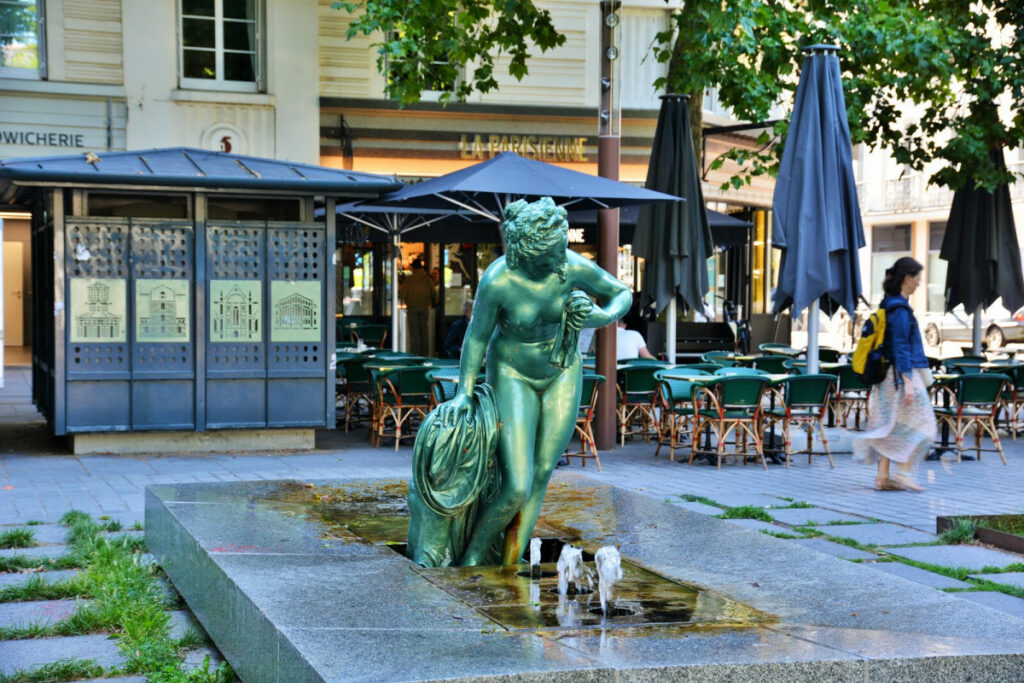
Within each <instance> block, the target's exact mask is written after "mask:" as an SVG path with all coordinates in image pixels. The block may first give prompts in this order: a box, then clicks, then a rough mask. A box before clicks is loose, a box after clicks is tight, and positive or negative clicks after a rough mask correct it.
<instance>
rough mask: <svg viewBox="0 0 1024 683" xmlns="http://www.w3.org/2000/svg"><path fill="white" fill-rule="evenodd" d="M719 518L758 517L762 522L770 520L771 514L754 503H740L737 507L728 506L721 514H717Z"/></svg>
mask: <svg viewBox="0 0 1024 683" xmlns="http://www.w3.org/2000/svg"><path fill="white" fill-rule="evenodd" d="M718 518H719V519H759V520H761V521H762V522H771V521H773V520H772V516H771V515H769V514H768V513H767V512H766V511H765V510H764V508H759V507H756V506H754V505H740V506H738V507H734V508H729V509H727V510H726V511H725V512H723V513H722V514H720V515H718Z"/></svg>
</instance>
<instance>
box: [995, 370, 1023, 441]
mask: <svg viewBox="0 0 1024 683" xmlns="http://www.w3.org/2000/svg"><path fill="white" fill-rule="evenodd" d="M999 372H1000V374H1003V375H1006V376H1007V377H1009V378H1010V381H1009V382H1008V383H1007V385H1006V386H1005V387H1004V388H1003V393H1002V396H1001V397H1000V399H1001V402H1002V404H1003V405H1002V409H1003V415H1004V422H1005V424H1006V425H1007V426H1006V429H1007V430H1008V431H1009V432H1010V436H1012V437H1013V439H1014V440H1015V441H1016V439H1017V429H1018V428H1017V422H1018V420H1019V419H1020V412H1021V409H1022V408H1024V365H1009V366H1007V367H1004V368H999Z"/></svg>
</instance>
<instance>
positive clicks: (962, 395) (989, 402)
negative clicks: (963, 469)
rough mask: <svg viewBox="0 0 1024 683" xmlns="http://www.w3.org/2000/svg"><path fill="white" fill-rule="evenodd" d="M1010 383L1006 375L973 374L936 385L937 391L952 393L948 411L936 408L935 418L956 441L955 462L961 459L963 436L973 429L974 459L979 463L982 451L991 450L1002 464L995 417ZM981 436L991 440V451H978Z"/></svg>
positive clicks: (1004, 457)
mask: <svg viewBox="0 0 1024 683" xmlns="http://www.w3.org/2000/svg"><path fill="white" fill-rule="evenodd" d="M1011 382H1012V380H1011V379H1010V378H1009V377H1007V376H1006V375H1002V374H996V373H991V374H990V373H981V372H977V373H972V374H967V375H960V376H959V377H957V378H955V379H952V380H947V381H944V382H938V383H937V384H938V385H939V387H940V390H942V391H952V392H953V397H952V398H953V399H954V400H953V402H952V404H951V405H950V406H949V407H945V406H937V407H936V408H935V417H936V418H937V419H938V421H939V422H940V423H942V422H945V423H946V424H947V425H949V428H950V429H951V430H952V431H953V435H954V436H955V437H956V459H957V462H960V461H961V460H962V458H963V450H964V435H965V434H966V433H967V431H968V430H969V429H971V428H972V427H973V428H974V451H975V454H976V455H975V457H977V458H978V459H979V460H980V459H981V451H982V450H995V451H996V452H998V453H999V457H1000V458H1001V459H1002V461H1003V464H1004V465H1005V464H1006V456H1005V455H1004V454H1003V446H1002V444H1001V443H1000V441H999V434H998V433H997V432H996V416H997V415H998V414H999V410H1000V408H1001V407H1002V395H1003V391H1004V390H1005V388H1006V385H1008V384H1010V383H1011ZM983 434H988V435H989V436H991V437H992V443H993V444H994V445H995V448H994V449H993V448H986V449H982V447H981V437H982V435H983Z"/></svg>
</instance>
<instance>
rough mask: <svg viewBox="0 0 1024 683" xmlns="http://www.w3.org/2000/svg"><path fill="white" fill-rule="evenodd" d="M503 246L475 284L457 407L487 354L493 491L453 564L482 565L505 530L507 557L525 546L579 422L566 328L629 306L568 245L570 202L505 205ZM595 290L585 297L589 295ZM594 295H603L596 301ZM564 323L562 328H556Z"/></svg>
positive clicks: (608, 318)
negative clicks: (493, 412)
mask: <svg viewBox="0 0 1024 683" xmlns="http://www.w3.org/2000/svg"><path fill="white" fill-rule="evenodd" d="M505 219H506V222H505V228H504V230H505V243H506V255H505V256H503V257H501V258H498V259H497V260H496V261H495V262H494V263H492V264H491V265H490V267H488V269H487V271H486V272H485V273H484V275H483V278H482V279H481V281H480V285H479V287H478V288H477V294H476V302H475V304H474V308H473V316H472V319H471V320H470V323H469V328H468V329H467V331H466V337H465V342H464V343H463V347H462V360H461V363H460V376H459V391H458V394H457V395H456V396H455V398H453V399H452V402H451V403H452V406H451V414H452V415H454V416H455V418H456V419H459V418H460V417H468V415H469V413H470V411H471V410H472V405H471V404H472V395H473V387H474V384H475V382H476V379H477V375H478V374H479V372H480V366H481V362H482V361H483V360H484V356H485V353H486V359H487V366H486V367H487V383H488V384H489V385H490V386H491V388H492V389H493V392H494V401H495V404H496V407H497V413H498V421H499V425H500V431H499V434H498V440H497V468H498V471H499V473H500V478H499V484H498V488H497V491H496V492H495V493H494V495H493V496H492V497H491V498H490V500H488V502H487V504H486V505H481V507H480V509H479V511H478V512H477V514H476V519H475V522H474V524H473V528H472V531H471V533H470V535H469V542H468V545H467V546H466V549H465V551H464V552H463V553H462V556H461V558H458V559H457V563H458V564H461V565H479V564H484V563H485V562H486V561H487V559H488V558H487V553H488V550H489V549H490V548H491V547H492V546H493V545H494V544H495V542H496V541H498V540H499V539H501V538H502V534H504V539H503V543H502V546H501V548H502V550H501V564H506V565H507V564H515V563H517V562H518V561H519V559H520V558H521V557H522V555H523V552H524V551H525V550H526V548H527V546H528V544H529V541H530V535H531V534H532V532H533V527H534V525H535V524H536V522H537V516H538V514H539V513H540V507H541V502H542V501H543V499H544V493H545V490H546V489H547V485H548V480H549V479H550V478H551V473H552V471H553V470H554V467H555V464H556V463H557V462H558V460H559V458H560V457H561V456H562V453H563V452H564V451H565V447H566V445H567V444H568V442H569V439H570V438H571V436H572V433H573V427H574V425H575V424H576V415H577V411H578V409H579V404H580V392H581V387H582V374H583V368H582V365H581V362H580V354H579V351H578V350H577V349H576V348H571V349H568V350H566V349H565V348H563V349H562V353H561V354H559V348H558V346H559V343H560V342H561V340H562V339H563V335H564V333H565V330H566V329H567V328H570V329H571V330H575V331H577V332H578V331H579V330H580V329H582V328H583V327H604V326H605V325H608V324H611V323H614V322H615V321H616V320H618V319H619V318H620V317H622V315H624V314H625V313H626V311H627V310H628V309H629V306H630V303H631V300H632V296H631V294H630V291H629V289H628V288H627V287H626V286H625V285H624V284H622V283H621V282H619V280H618V279H616V278H615V277H613V276H612V275H611V274H609V273H608V272H606V271H605V270H603V269H601V268H600V267H598V266H597V265H596V264H595V263H593V262H592V261H590V260H588V259H586V258H584V257H583V256H580V255H579V254H577V253H575V252H573V251H570V250H569V249H568V248H567V247H568V227H569V226H568V223H567V222H566V212H565V209H563V208H561V207H557V206H555V204H554V202H553V201H552V200H551V199H550V198H549V197H545V198H543V199H541V200H539V201H537V202H534V203H532V204H527V203H526V202H525V201H523V200H520V201H517V202H514V203H513V204H510V205H509V206H508V207H506V209H505ZM588 295H589V296H588ZM591 297H593V298H595V299H597V301H598V304H597V305H595V304H594V303H593V302H592V301H591ZM560 328H563V329H562V330H561V334H560Z"/></svg>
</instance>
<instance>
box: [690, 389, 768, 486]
mask: <svg viewBox="0 0 1024 683" xmlns="http://www.w3.org/2000/svg"><path fill="white" fill-rule="evenodd" d="M767 389H768V379H767V378H766V377H764V376H754V375H734V376H727V377H718V378H716V379H714V380H712V381H710V382H708V383H702V384H700V385H697V386H695V387H694V389H693V402H694V427H693V438H692V440H691V443H692V446H691V451H690V463H689V464H690V465H693V460H694V458H696V457H697V455H698V453H700V454H702V455H714V456H715V462H716V466H717V467H718V468H719V469H721V467H722V459H723V458H725V457H729V456H734V457H739V458H740V459H741V460H742V461H743V464H744V465H746V463H747V458H748V457H749V456H750V455H751V454H750V453H748V452H747V448H746V446H747V439H748V437H749V439H750V440H751V441H752V442H753V443H754V451H755V452H754V455H755V457H756V459H757V460H760V462H761V466H762V467H764V468H765V469H768V463H767V462H766V461H765V459H764V448H763V445H762V443H761V401H762V399H763V398H764V395H765V391H766V390H767ZM705 430H707V431H710V432H711V433H713V434H714V435H715V438H716V439H717V441H718V443H717V446H716V449H715V451H714V452H713V453H712V452H710V451H701V450H699V448H698V444H699V442H700V436H701V434H703V433H704V432H705ZM730 435H732V436H733V443H734V450H733V452H732V453H726V450H725V447H726V443H727V441H728V439H729V436H730Z"/></svg>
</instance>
